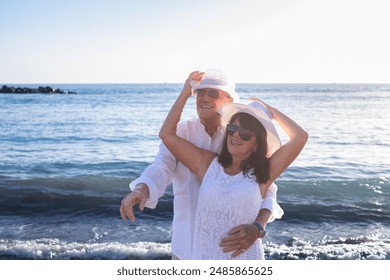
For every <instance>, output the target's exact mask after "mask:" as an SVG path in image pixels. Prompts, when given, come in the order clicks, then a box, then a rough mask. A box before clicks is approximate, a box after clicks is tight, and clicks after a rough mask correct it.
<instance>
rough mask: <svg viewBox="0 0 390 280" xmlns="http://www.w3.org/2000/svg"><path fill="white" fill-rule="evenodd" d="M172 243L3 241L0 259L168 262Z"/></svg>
mask: <svg viewBox="0 0 390 280" xmlns="http://www.w3.org/2000/svg"><path fill="white" fill-rule="evenodd" d="M170 256H171V245H170V244H169V243H154V242H138V243H129V244H124V243H119V242H106V243H80V242H66V241H60V240H59V239H38V240H27V241H23V240H12V241H7V240H0V259H1V258H2V259H40V260H50V259H56V260H69V259H73V260H74V259H84V260H96V259H111V260H126V259H143V260H145V259H146V260H147V259H169V258H170Z"/></svg>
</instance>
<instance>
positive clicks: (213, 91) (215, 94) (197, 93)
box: [194, 89, 219, 99]
mask: <svg viewBox="0 0 390 280" xmlns="http://www.w3.org/2000/svg"><path fill="white" fill-rule="evenodd" d="M194 93H195V96H199V97H201V98H203V97H204V96H205V95H206V93H207V94H208V96H209V97H210V98H212V99H218V98H219V91H218V90H216V89H197V90H195V91H194Z"/></svg>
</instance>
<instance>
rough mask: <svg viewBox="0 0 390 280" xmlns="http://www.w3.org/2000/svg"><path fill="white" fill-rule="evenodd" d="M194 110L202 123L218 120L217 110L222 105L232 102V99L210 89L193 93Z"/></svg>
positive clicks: (219, 91)
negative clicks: (194, 99)
mask: <svg viewBox="0 0 390 280" xmlns="http://www.w3.org/2000/svg"><path fill="white" fill-rule="evenodd" d="M195 95H196V110H197V112H198V116H199V118H200V119H201V120H202V121H207V120H215V118H219V114H218V110H219V108H221V107H222V106H223V105H224V104H226V103H230V102H233V98H232V97H230V95H229V94H227V93H226V92H224V91H222V90H216V89H211V88H205V89H199V90H196V91H195Z"/></svg>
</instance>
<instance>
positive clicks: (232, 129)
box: [226, 123, 255, 141]
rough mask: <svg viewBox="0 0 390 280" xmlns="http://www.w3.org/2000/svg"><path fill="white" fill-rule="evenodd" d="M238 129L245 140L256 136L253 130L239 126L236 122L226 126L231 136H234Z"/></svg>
mask: <svg viewBox="0 0 390 280" xmlns="http://www.w3.org/2000/svg"><path fill="white" fill-rule="evenodd" d="M237 130H238V133H239V135H240V138H241V139H242V140H244V141H249V140H251V139H252V137H253V136H255V134H254V133H253V132H252V131H250V130H249V129H247V128H244V127H239V126H238V125H236V124H232V123H229V124H228V125H227V126H226V131H227V133H228V135H230V136H232V135H233V134H234V133H236V131H237Z"/></svg>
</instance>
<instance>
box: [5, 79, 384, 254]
mask: <svg viewBox="0 0 390 280" xmlns="http://www.w3.org/2000/svg"><path fill="white" fill-rule="evenodd" d="M8 86H26V87H35V88H36V87H38V86H42V85H8ZM44 86H46V85H44ZM50 86H51V87H54V88H60V89H62V90H67V91H74V92H77V94H68V95H63V94H0V194H1V195H0V259H3V260H19V259H20V260H22V259H41V260H50V259H55V260H65V259H66V260H67V259H72V260H77V259H81V260H100V259H104V260H129V259H137V260H145V259H146V260H149V259H159V260H162V259H170V258H171V255H170V239H171V222H172V214H173V213H172V210H173V205H172V201H173V196H172V192H171V188H170V187H169V189H168V191H167V193H166V194H165V196H164V197H163V198H161V199H160V202H159V204H158V206H157V208H156V209H146V210H145V211H143V212H139V211H138V210H137V213H136V215H137V220H136V222H134V223H131V222H129V221H127V222H123V221H122V220H121V218H120V214H119V206H120V203H121V200H122V198H123V197H124V196H125V195H126V194H127V193H128V192H129V186H128V185H129V183H130V182H131V181H132V180H134V179H135V178H137V177H138V176H139V175H140V174H141V172H142V171H143V170H144V169H145V168H146V167H147V166H148V165H149V164H150V163H151V162H153V159H154V156H155V154H156V153H157V151H158V146H159V143H160V140H159V138H158V131H159V129H160V126H161V124H162V122H163V120H164V118H165V115H166V114H167V112H168V110H169V108H170V106H171V104H172V103H173V101H174V100H175V98H176V97H177V95H178V94H179V92H180V90H181V87H182V85H181V84H61V85H50ZM237 91H238V93H239V94H240V96H241V98H242V99H246V98H248V97H251V96H255V97H258V98H260V99H263V100H264V101H266V102H268V103H269V104H270V105H272V106H275V107H276V108H278V109H280V110H281V111H283V112H284V113H286V114H287V115H289V116H290V117H292V118H293V119H294V120H296V121H297V122H298V123H300V124H301V125H302V126H303V127H304V128H305V129H306V130H307V131H308V132H309V135H310V139H309V141H308V143H307V145H306V147H305V148H304V150H303V151H302V153H301V155H300V156H299V157H298V159H297V160H296V161H295V162H294V163H293V164H292V165H291V166H290V167H289V168H288V169H287V170H286V171H285V172H284V173H283V174H282V176H281V177H280V178H279V179H278V180H277V181H276V183H277V185H278V187H279V190H278V202H279V203H280V205H281V207H282V208H283V209H284V212H285V214H284V216H283V217H282V219H280V220H276V221H274V222H272V223H270V224H269V225H268V227H267V231H268V234H267V236H266V237H265V238H264V249H265V257H266V259H271V260H284V259H299V260H304V259H305V260H306V259H307V260H317V259H319V260H330V259H331V260H358V259H363V260H366V259H369V260H390V202H389V201H390V113H389V108H390V85H389V84H238V85H237ZM195 116H196V110H195V100H194V98H191V99H190V100H189V102H188V104H187V105H186V107H185V109H184V113H183V119H185V118H191V117H195ZM280 132H281V131H280ZM281 138H282V140H285V139H286V137H285V135H284V134H283V133H281Z"/></svg>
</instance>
